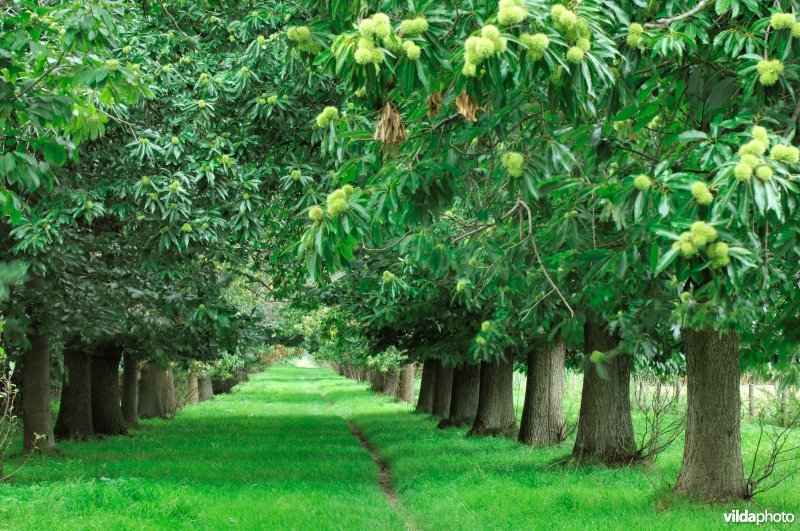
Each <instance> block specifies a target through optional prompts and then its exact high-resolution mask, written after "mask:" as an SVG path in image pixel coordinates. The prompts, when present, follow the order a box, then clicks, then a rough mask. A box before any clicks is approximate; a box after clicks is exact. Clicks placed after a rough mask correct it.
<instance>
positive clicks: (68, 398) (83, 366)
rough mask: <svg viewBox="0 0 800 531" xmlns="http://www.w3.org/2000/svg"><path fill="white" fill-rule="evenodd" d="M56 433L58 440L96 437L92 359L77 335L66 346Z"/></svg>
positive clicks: (81, 439) (83, 439) (54, 430)
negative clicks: (93, 418) (93, 411)
mask: <svg viewBox="0 0 800 531" xmlns="http://www.w3.org/2000/svg"><path fill="white" fill-rule="evenodd" d="M53 433H54V434H55V436H56V439H57V440H65V439H72V440H75V441H87V440H89V439H93V438H94V436H95V433H94V426H93V424H92V359H91V357H90V355H89V353H88V352H86V350H85V349H84V345H83V343H81V341H80V340H79V339H77V338H73V339H70V340H69V341H67V343H66V345H64V382H63V384H62V386H61V404H60V406H59V409H58V420H57V421H56V425H55V427H54V428H53Z"/></svg>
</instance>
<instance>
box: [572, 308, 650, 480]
mask: <svg viewBox="0 0 800 531" xmlns="http://www.w3.org/2000/svg"><path fill="white" fill-rule="evenodd" d="M618 344H619V337H617V336H611V335H609V334H608V332H607V331H606V329H605V325H603V324H601V323H598V322H595V321H590V320H587V321H586V324H585V325H584V352H585V354H586V362H585V364H584V371H583V391H582V392H581V409H580V418H579V420H578V435H577V437H576V439H575V447H574V448H573V450H572V455H573V457H575V458H576V459H578V460H597V461H600V462H601V463H603V464H606V465H620V464H624V463H630V462H631V461H632V460H633V459H634V458H635V457H636V444H635V441H634V438H633V422H632V420H631V398H630V374H631V364H632V359H631V357H630V356H629V355H627V354H625V353H622V354H617V355H615V356H613V357H612V358H611V359H609V360H606V361H602V362H601V363H602V364H603V365H602V368H601V370H602V371H603V372H604V375H603V376H605V377H603V376H601V375H600V373H599V372H598V369H597V365H596V364H595V363H594V362H592V361H591V360H590V356H591V353H592V352H594V351H600V352H603V353H608V352H609V351H611V350H613V349H614V348H616V347H617V345H618Z"/></svg>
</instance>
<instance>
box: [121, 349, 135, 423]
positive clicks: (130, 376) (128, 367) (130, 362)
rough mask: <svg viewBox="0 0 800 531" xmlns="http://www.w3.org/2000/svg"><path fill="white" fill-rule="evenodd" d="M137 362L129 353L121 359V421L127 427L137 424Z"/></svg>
mask: <svg viewBox="0 0 800 531" xmlns="http://www.w3.org/2000/svg"><path fill="white" fill-rule="evenodd" d="M138 411H139V360H137V359H136V358H134V357H133V356H132V355H131V353H130V352H126V353H125V354H124V355H123V357H122V420H123V421H124V422H125V424H126V425H128V426H138V424H139V414H138Z"/></svg>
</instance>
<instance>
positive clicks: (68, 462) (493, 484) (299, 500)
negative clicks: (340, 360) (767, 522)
mask: <svg viewBox="0 0 800 531" xmlns="http://www.w3.org/2000/svg"><path fill="white" fill-rule="evenodd" d="M568 395H569V393H568ZM328 401H330V403H329V402H328ZM331 404H332V405H331ZM410 409H411V408H410V406H407V405H405V404H398V403H393V402H392V401H391V400H390V399H388V398H386V397H382V396H378V395H375V394H372V393H370V392H368V391H366V390H365V389H364V385H363V384H360V383H358V382H353V381H349V380H345V379H343V378H341V377H339V376H338V375H336V374H335V373H333V372H332V371H331V370H329V369H304V368H297V367H276V368H273V369H270V370H269V371H267V372H266V373H263V374H260V375H257V376H255V377H254V378H253V379H252V380H251V381H250V382H248V383H246V384H243V385H242V386H240V388H238V389H237V390H236V391H235V392H234V393H233V394H232V395H227V396H222V397H219V398H218V399H216V400H215V401H213V402H211V403H204V404H201V405H199V406H193V407H189V408H187V409H185V410H183V411H182V412H181V413H180V414H179V415H178V417H177V418H175V419H173V420H171V421H150V422H147V423H145V426H144V428H143V429H141V430H138V431H135V432H134V435H133V436H132V437H117V438H111V439H108V440H106V441H102V442H94V443H88V444H62V445H61V449H62V450H63V452H64V455H63V456H62V457H57V458H50V459H35V460H33V461H31V462H29V463H28V465H27V466H26V467H25V468H24V469H23V471H22V472H21V473H20V474H19V475H18V476H16V483H13V484H10V485H3V486H0V528H14V529H40V528H103V529H109V528H114V529H117V528H143V527H145V528H165V527H166V528H206V529H216V528H220V527H230V528H243V529H251V528H273V527H278V528H294V529H309V528H310V529H313V528H320V529H329V528H347V529H353V528H371V529H386V528H390V529H402V528H404V527H410V528H418V529H442V528H446V529H452V528H456V529H468V528H469V529H474V528H482V529H486V528H492V529H509V528H516V529H537V528H541V529H554V528H571V529H618V528H627V529H660V528H664V529H666V528H670V529H714V528H721V527H724V526H725V524H724V520H723V516H722V515H723V512H724V511H726V510H729V509H730V508H732V507H734V506H725V507H718V506H717V507H707V506H701V505H693V504H691V503H689V502H686V501H684V500H681V499H676V498H675V497H673V496H671V495H669V493H668V488H667V486H666V482H671V481H673V480H674V477H675V474H676V472H677V468H678V465H679V463H680V446H679V445H678V444H676V445H675V446H674V447H673V448H671V449H670V450H669V451H668V452H667V453H666V454H665V455H663V456H662V457H661V458H660V459H659V461H658V462H657V463H656V464H655V465H652V466H649V467H646V468H632V469H618V470H608V469H603V468H580V469H575V468H565V467H563V466H558V465H552V463H553V462H554V461H556V460H557V459H558V458H560V457H563V456H564V455H566V454H568V453H569V450H570V448H571V446H570V442H569V441H568V442H566V443H564V444H563V445H561V446H559V447H556V448H552V449H548V450H541V449H530V448H526V447H522V446H520V445H518V444H516V443H515V442H513V441H506V440H498V439H489V440H486V439H468V438H466V437H465V431H466V430H447V431H440V430H437V429H435V428H434V426H435V421H434V420H432V419H430V418H428V417H424V416H419V415H414V414H412V413H411V412H410ZM344 419H350V420H352V421H353V422H354V423H355V424H356V425H357V426H358V427H359V428H360V430H361V431H362V432H363V434H364V436H365V437H366V438H367V439H368V440H369V441H370V443H371V444H372V445H373V446H374V447H375V448H376V450H377V451H379V452H380V453H381V455H382V456H383V457H384V458H385V460H386V461H387V462H388V463H389V465H390V466H391V471H392V477H393V485H394V488H395V491H396V492H397V495H398V497H399V504H400V505H399V508H398V510H397V511H395V510H393V509H392V507H391V506H390V505H389V504H388V502H387V500H386V498H385V496H384V494H383V492H382V491H381V490H380V488H379V486H378V472H377V468H376V466H375V464H374V463H373V461H372V459H371V457H370V455H369V454H368V453H367V452H366V451H365V450H364V449H363V448H362V447H361V446H360V444H359V442H358V441H357V440H356V439H355V438H354V437H353V435H351V433H350V430H349V428H348V425H347V422H346V420H344ZM753 435H754V432H753V427H752V426H746V427H745V440H746V441H747V442H748V444H750V442H751V441H752V436H753ZM746 453H747V452H746ZM18 459H19V458H18V457H16V458H14V459H13V460H12V461H13V462H18ZM11 466H12V467H13V463H12V464H11ZM758 501H759V502H760V504H761V507H756V506H751V507H749V509H750V510H751V511H753V510H761V511H763V510H764V509H769V510H772V511H775V512H782V511H794V512H800V478H797V477H795V478H794V479H793V480H791V481H790V482H786V483H784V484H783V485H781V486H780V487H778V488H777V489H775V490H773V491H770V492H769V493H767V494H764V495H763V496H761V497H760V498H759V500H758ZM735 507H737V508H739V509H742V510H743V509H745V508H748V507H747V506H746V504H744V503H742V504H738V505H736V506H735ZM761 527H766V526H761Z"/></svg>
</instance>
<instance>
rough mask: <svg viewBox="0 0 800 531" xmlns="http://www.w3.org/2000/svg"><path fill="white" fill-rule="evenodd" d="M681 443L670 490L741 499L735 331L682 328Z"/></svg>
mask: <svg viewBox="0 0 800 531" xmlns="http://www.w3.org/2000/svg"><path fill="white" fill-rule="evenodd" d="M683 342H684V349H685V352H686V402H687V403H686V408H687V411H686V443H685V445H684V448H683V461H682V463H681V471H680V473H679V474H678V481H677V483H676V484H675V490H676V491H677V492H679V493H681V494H685V495H688V496H691V497H693V498H697V499H700V500H704V501H727V500H737V499H742V498H744V496H745V494H746V493H745V481H744V472H743V469H742V451H741V442H740V433H739V408H740V399H739V345H738V337H737V335H736V334H735V333H733V332H731V333H727V334H720V333H718V332H715V331H714V330H711V329H706V330H700V331H695V330H684V331H683Z"/></svg>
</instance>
